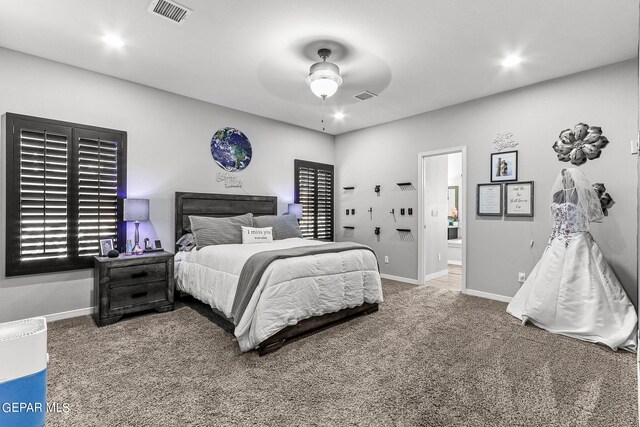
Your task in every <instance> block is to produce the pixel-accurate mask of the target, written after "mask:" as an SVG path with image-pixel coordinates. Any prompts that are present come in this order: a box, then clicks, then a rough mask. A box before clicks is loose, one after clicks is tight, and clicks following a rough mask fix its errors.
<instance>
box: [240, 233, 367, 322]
mask: <svg viewBox="0 0 640 427" xmlns="http://www.w3.org/2000/svg"><path fill="white" fill-rule="evenodd" d="M356 249H364V250H368V251H371V252H373V249H371V248H370V247H368V246H365V245H361V244H359V243H353V242H337V243H327V244H326V245H317V246H316V245H314V246H303V247H297V248H288V249H279V250H275V251H264V252H259V253H257V254H254V255H252V256H251V257H249V259H248V260H247V262H246V263H245V265H244V267H242V271H241V272H240V278H239V279H238V287H237V288H236V296H235V298H234V300H233V307H232V309H231V314H232V317H233V324H234V325H237V324H238V322H239V321H240V319H241V318H242V315H243V314H244V311H245V310H246V308H247V305H248V304H249V301H250V300H251V297H252V296H253V293H254V291H255V290H256V288H257V287H258V283H260V278H262V274H263V273H264V272H265V270H266V269H267V267H269V265H270V264H271V263H272V262H273V261H275V260H278V259H284V258H293V257H301V256H307V255H318V254H326V253H331V252H344V251H352V250H356ZM373 255H374V256H375V255H376V253H375V252H373ZM376 259H377V258H376Z"/></svg>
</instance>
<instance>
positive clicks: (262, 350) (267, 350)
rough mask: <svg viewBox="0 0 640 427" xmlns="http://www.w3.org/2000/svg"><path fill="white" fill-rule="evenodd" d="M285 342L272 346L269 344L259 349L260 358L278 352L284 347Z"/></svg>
mask: <svg viewBox="0 0 640 427" xmlns="http://www.w3.org/2000/svg"><path fill="white" fill-rule="evenodd" d="M285 341H286V340H280V341H276V342H273V343H271V344H267V345H265V346H264V347H258V349H257V350H258V354H259V355H260V356H264V355H265V354H269V353H271V352H273V351H276V350H278V349H279V348H280V347H282V346H283V345H284V342H285Z"/></svg>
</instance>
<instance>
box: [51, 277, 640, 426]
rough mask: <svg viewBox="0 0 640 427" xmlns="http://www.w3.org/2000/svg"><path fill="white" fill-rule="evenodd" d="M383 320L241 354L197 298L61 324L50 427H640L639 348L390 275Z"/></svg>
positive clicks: (54, 328)
mask: <svg viewBox="0 0 640 427" xmlns="http://www.w3.org/2000/svg"><path fill="white" fill-rule="evenodd" d="M384 291H385V297H386V301H385V303H384V304H383V305H381V307H380V311H378V312H377V313H375V314H372V315H369V316H364V317H360V318H357V319H355V320H352V321H350V322H347V323H343V324H341V325H338V326H336V327H334V328H330V329H326V330H324V331H321V332H319V333H316V334H313V335H311V336H307V337H305V338H303V339H300V340H298V341H295V342H292V343H289V344H287V345H285V346H284V347H283V348H282V349H280V350H279V351H277V352H275V353H272V354H269V355H267V356H265V357H262V358H260V357H258V355H257V354H255V353H253V352H252V353H248V354H243V353H241V352H240V351H239V350H238V346H237V343H236V342H234V340H233V337H232V336H231V335H230V334H228V333H227V332H225V331H224V330H223V329H221V328H220V327H218V326H216V325H215V324H213V323H212V322H211V320H209V319H208V318H207V317H206V316H204V315H203V314H201V313H204V312H205V311H204V310H202V307H201V306H199V305H198V304H195V303H192V302H188V305H187V306H182V307H181V308H179V309H177V310H175V311H173V312H170V313H164V314H151V315H146V316H137V317H131V318H128V319H126V320H123V321H121V322H119V323H117V324H115V325H112V326H107V327H104V328H100V329H98V328H97V327H96V326H95V325H94V324H93V322H92V320H91V319H90V318H89V317H81V318H75V319H68V320H62V321H58V322H54V323H51V324H50V325H49V353H50V356H51V362H50V365H49V389H48V393H49V395H48V398H49V402H59V403H68V404H69V407H70V411H69V412H68V413H66V414H50V415H49V417H48V423H47V425H48V426H94V425H95V426H185V425H193V426H217V425H277V426H284V425H301V426H307V425H310V426H327V425H336V426H344V425H361V426H393V425H396V426H404V425H421V426H545V427H546V426H590V427H592V426H625V427H626V426H635V425H637V409H636V408H637V405H636V396H637V389H636V374H635V355H633V354H629V353H614V352H612V351H611V350H609V349H607V348H605V347H602V346H598V345H594V344H590V343H585V342H582V341H578V340H574V339H571V338H566V337H561V336H555V335H552V334H549V333H547V332H545V331H543V330H540V329H537V328H535V327H531V326H527V327H522V326H520V324H519V322H518V321H517V320H516V319H514V318H512V317H510V316H509V315H507V314H506V313H505V304H504V303H500V302H496V301H490V300H485V299H481V298H475V297H469V296H465V295H462V294H460V293H459V292H453V291H449V290H445V289H437V288H434V287H429V286H422V287H413V286H408V285H403V284H399V283H394V282H390V281H385V283H384Z"/></svg>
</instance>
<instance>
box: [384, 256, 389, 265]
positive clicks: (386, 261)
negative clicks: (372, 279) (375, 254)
mask: <svg viewBox="0 0 640 427" xmlns="http://www.w3.org/2000/svg"><path fill="white" fill-rule="evenodd" d="M384 263H385V264H389V257H388V256H386V255H385V257H384Z"/></svg>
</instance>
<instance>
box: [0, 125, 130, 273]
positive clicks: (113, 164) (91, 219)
mask: <svg viewBox="0 0 640 427" xmlns="http://www.w3.org/2000/svg"><path fill="white" fill-rule="evenodd" d="M6 121H7V132H6V135H7V177H6V182H7V218H6V221H7V222H6V227H7V228H6V231H7V251H6V270H7V272H6V275H7V276H15V275H20V274H34V273H45V272H54V271H62V270H70V269H76V268H87V267H90V266H91V265H92V258H91V257H90V255H97V254H98V239H101V238H103V239H104V238H113V239H114V240H115V241H118V237H120V238H121V239H122V236H123V234H122V233H124V226H123V224H122V212H121V199H122V197H124V196H125V193H126V186H125V183H126V176H125V174H126V170H125V167H124V165H125V164H126V156H125V146H126V133H124V132H118V131H109V130H105V129H100V128H89V127H85V126H82V125H76V124H73V123H65V122H58V121H53V120H47V119H39V118H37V117H27V116H17V115H14V114H7V119H6ZM114 243H115V242H114Z"/></svg>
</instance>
